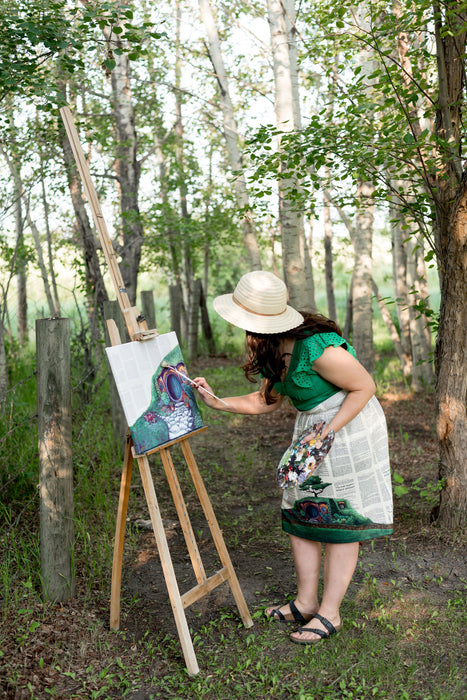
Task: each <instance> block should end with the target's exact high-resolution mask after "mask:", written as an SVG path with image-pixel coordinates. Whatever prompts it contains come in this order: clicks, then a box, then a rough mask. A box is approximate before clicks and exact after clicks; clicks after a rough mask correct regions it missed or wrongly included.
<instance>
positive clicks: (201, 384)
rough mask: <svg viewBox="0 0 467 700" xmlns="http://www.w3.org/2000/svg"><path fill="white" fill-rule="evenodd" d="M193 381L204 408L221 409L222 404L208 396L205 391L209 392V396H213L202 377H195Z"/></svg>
mask: <svg viewBox="0 0 467 700" xmlns="http://www.w3.org/2000/svg"><path fill="white" fill-rule="evenodd" d="M193 381H194V382H195V384H196V388H197V390H198V394H199V396H200V398H201V400H202V401H203V403H205V404H206V406H209V407H210V408H222V407H223V404H222V402H221V401H219V399H216V398H215V397H214V396H210V395H209V394H208V393H207V392H206V391H204V390H205V389H206V390H207V391H209V392H210V393H211V394H213V393H214V392H213V390H212V389H211V387H210V386H209V384H208V383H207V381H206V379H205V378H204V377H195V378H194V379H193Z"/></svg>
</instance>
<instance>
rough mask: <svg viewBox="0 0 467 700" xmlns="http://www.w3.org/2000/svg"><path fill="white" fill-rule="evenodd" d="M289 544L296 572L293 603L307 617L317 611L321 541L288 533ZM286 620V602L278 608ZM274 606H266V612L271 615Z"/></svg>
mask: <svg viewBox="0 0 467 700" xmlns="http://www.w3.org/2000/svg"><path fill="white" fill-rule="evenodd" d="M289 537H290V544H291V545H292V552H293V557H294V563H295V571H296V573H297V589H298V592H297V598H296V600H295V605H296V606H297V608H298V609H299V611H300V612H301V613H302V615H304V616H305V617H306V618H308V617H309V616H310V615H312V614H313V613H315V612H317V610H318V607H319V603H318V581H319V571H320V567H321V543H320V542H312V541H311V540H305V539H303V538H302V537H296V536H295V535H289ZM279 609H280V611H281V613H282V614H283V615H284V617H285V618H286V620H292V619H293V615H292V614H291V612H290V608H289V605H288V603H287V604H286V605H283V606H282V607H281V608H279ZM273 610H274V608H272V607H271V608H267V610H266V614H267V615H268V616H269V615H271V613H272V611H273Z"/></svg>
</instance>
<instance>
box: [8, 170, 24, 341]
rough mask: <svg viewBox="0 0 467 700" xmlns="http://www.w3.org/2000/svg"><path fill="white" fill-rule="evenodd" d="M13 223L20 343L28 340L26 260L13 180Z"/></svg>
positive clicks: (19, 199)
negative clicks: (17, 253)
mask: <svg viewBox="0 0 467 700" xmlns="http://www.w3.org/2000/svg"><path fill="white" fill-rule="evenodd" d="M8 162H10V161H8ZM14 192H15V224H16V246H17V250H18V251H19V256H18V262H17V270H18V272H17V275H16V281H17V285H18V286H17V293H18V297H17V299H18V310H17V314H16V318H17V324H18V325H17V332H18V341H19V343H20V345H24V344H25V343H27V342H28V296H27V291H26V262H25V261H24V259H23V250H22V248H23V245H22V244H23V239H24V220H23V209H22V206H21V188H20V187H19V186H18V183H17V182H16V181H15V190H14Z"/></svg>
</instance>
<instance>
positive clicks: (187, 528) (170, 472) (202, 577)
mask: <svg viewBox="0 0 467 700" xmlns="http://www.w3.org/2000/svg"><path fill="white" fill-rule="evenodd" d="M160 455H161V459H162V464H163V466H164V470H165V475H166V477H167V481H168V482H169V487H170V491H171V493H172V498H173V500H174V503H175V507H176V509H177V514H178V519H179V521H180V525H181V526H182V530H183V534H184V536H185V542H186V545H187V548H188V553H189V555H190V559H191V563H192V566H193V571H194V572H195V576H196V580H197V582H198V583H203V581H206V572H205V570H204V566H203V562H202V561H201V556H200V553H199V549H198V545H197V543H196V539H195V536H194V533H193V528H192V526H191V522H190V518H189V516H188V512H187V509H186V505H185V500H184V498H183V494H182V490H181V488H180V483H179V481H178V477H177V473H176V471H175V467H174V463H173V461H172V456H171V454H170V452H169V450H167V449H162V450H161V451H160Z"/></svg>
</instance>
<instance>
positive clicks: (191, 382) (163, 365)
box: [161, 360, 229, 407]
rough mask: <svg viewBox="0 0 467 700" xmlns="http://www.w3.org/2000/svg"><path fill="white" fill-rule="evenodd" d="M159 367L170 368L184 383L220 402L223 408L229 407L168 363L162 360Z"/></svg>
mask: <svg viewBox="0 0 467 700" xmlns="http://www.w3.org/2000/svg"><path fill="white" fill-rule="evenodd" d="M161 367H168V368H170V369H171V370H173V371H174V372H175V373H176V374H178V375H179V377H182V379H185V380H186V381H188V382H190V384H192V385H193V386H194V387H195V388H196V389H202V391H205V392H206V394H209V396H212V397H213V399H217V401H220V402H221V403H223V404H224V406H227V407H228V406H229V404H228V403H226V402H225V401H224V400H223V399H220V398H219V397H218V396H216V395H215V394H214V393H213V392H212V391H210V390H209V389H207V388H206V387H204V386H200V385H199V384H197V383H196V382H194V381H193V379H190V377H189V376H188V375H187V374H183V372H179V371H178V369H177V368H176V367H174V366H173V365H170V364H169V363H168V362H166V361H165V360H163V361H162V362H161Z"/></svg>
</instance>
